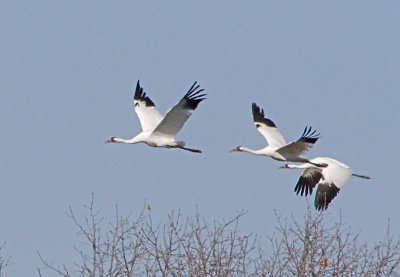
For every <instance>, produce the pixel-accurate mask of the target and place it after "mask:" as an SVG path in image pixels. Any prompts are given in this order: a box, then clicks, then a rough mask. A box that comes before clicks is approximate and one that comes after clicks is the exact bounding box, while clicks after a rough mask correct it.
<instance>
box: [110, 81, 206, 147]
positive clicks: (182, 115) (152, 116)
mask: <svg viewBox="0 0 400 277" xmlns="http://www.w3.org/2000/svg"><path fill="white" fill-rule="evenodd" d="M199 87H200V86H199V85H197V82H194V84H193V85H192V86H191V88H190V89H189V91H188V92H187V93H186V94H185V96H183V98H182V99H181V100H180V101H179V102H178V104H176V105H175V106H174V107H173V108H172V109H170V110H169V111H168V112H167V114H166V115H165V116H164V117H163V116H162V115H161V114H160V112H159V111H157V109H156V107H155V105H154V102H153V101H151V99H150V98H149V97H148V96H147V95H146V92H144V91H143V88H142V87H141V86H140V84H139V81H138V82H137V85H136V91H135V96H134V98H133V102H134V104H135V112H136V114H137V116H138V117H139V121H140V125H141V126H142V132H141V133H139V134H138V135H136V136H135V137H133V138H131V139H122V138H118V137H112V138H110V139H109V140H107V141H106V143H107V142H119V143H130V144H132V143H138V142H143V143H146V144H147V145H149V146H151V147H165V148H180V149H183V150H187V151H191V152H194V153H201V151H200V150H197V149H191V148H186V147H185V142H183V141H176V140H175V136H176V135H177V134H178V132H179V131H180V130H181V129H182V127H183V125H184V124H185V122H186V121H187V120H188V118H189V117H190V115H191V114H192V112H193V111H194V110H195V109H196V108H197V105H198V104H199V103H200V102H201V101H203V100H204V99H205V98H203V96H205V95H206V94H199V93H200V92H202V91H203V90H204V89H199Z"/></svg>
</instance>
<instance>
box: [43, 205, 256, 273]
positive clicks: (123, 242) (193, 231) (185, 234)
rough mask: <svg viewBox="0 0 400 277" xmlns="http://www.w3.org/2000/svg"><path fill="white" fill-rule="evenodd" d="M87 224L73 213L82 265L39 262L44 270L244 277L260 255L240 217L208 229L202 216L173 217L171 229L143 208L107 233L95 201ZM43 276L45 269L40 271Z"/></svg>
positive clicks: (169, 222)
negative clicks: (243, 230)
mask: <svg viewBox="0 0 400 277" xmlns="http://www.w3.org/2000/svg"><path fill="white" fill-rule="evenodd" d="M86 209H87V211H88V214H87V215H86V216H85V220H84V222H83V223H81V222H79V221H78V220H77V217H76V216H75V214H74V213H73V211H72V209H70V211H69V216H70V217H71V219H72V220H73V222H74V223H75V225H76V226H77V227H78V230H79V234H80V235H81V236H82V237H83V239H84V241H85V242H86V243H87V245H86V246H85V247H75V251H77V253H78V254H79V256H80V259H81V260H80V261H79V262H77V263H75V265H74V266H73V268H69V267H67V266H66V265H62V266H56V265H54V264H53V263H52V262H50V261H48V260H47V259H45V258H43V257H42V256H41V255H40V254H39V256H40V258H41V259H42V262H43V264H44V268H45V269H50V270H52V271H53V272H56V273H57V274H58V275H59V276H93V277H94V276H129V277H131V276H232V275H234V276H246V275H248V274H247V272H249V268H248V267H249V266H250V265H251V264H252V259H251V253H252V252H253V251H255V250H256V236H255V235H252V234H248V235H240V234H239V230H238V223H239V219H240V218H241V217H242V216H243V215H244V214H245V213H244V212H240V213H238V214H237V215H236V216H235V217H233V218H232V219H230V220H228V221H226V222H223V223H217V222H212V223H208V222H207V221H206V220H205V219H204V218H202V217H201V216H200V215H199V214H198V213H197V214H196V216H195V218H194V219H191V218H187V219H186V220H183V219H182V214H181V213H180V212H179V211H178V212H172V213H170V214H169V215H168V220H167V223H165V224H160V223H159V224H154V223H153V221H152V218H151V208H150V206H149V205H145V208H144V209H143V210H142V212H141V213H140V215H139V216H138V217H137V219H136V220H132V219H131V216H128V217H125V218H124V217H121V216H119V214H118V209H116V220H115V222H114V223H113V224H110V225H109V229H108V231H103V229H102V228H101V226H102V223H103V218H102V217H100V215H99V213H98V212H96V211H95V210H94V207H93V201H92V202H91V204H90V205H89V206H86ZM38 273H39V276H42V274H43V268H42V269H39V268H38Z"/></svg>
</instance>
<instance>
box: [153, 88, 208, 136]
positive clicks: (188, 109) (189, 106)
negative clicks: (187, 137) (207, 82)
mask: <svg viewBox="0 0 400 277" xmlns="http://www.w3.org/2000/svg"><path fill="white" fill-rule="evenodd" d="M199 87H200V86H199V85H197V82H194V84H193V85H192V86H191V88H190V89H189V91H188V92H187V93H186V94H185V96H183V98H182V99H181V100H180V101H179V102H178V104H176V105H175V106H174V107H173V108H172V109H171V110H169V111H168V113H167V114H166V115H165V117H164V119H163V120H162V121H161V122H160V124H159V125H158V126H157V127H156V128H155V130H154V132H153V133H154V134H157V133H160V134H163V135H167V136H172V137H175V136H176V134H178V132H179V131H180V130H181V129H182V127H183V125H184V124H185V122H186V121H187V120H188V119H189V117H190V115H191V114H192V112H193V111H194V110H195V109H196V108H197V106H198V104H199V103H200V102H201V101H203V100H204V99H205V98H204V96H205V95H206V94H200V92H202V91H204V89H199Z"/></svg>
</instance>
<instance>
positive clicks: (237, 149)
mask: <svg viewBox="0 0 400 277" xmlns="http://www.w3.org/2000/svg"><path fill="white" fill-rule="evenodd" d="M241 151H242V146H238V147H235V148H233V149H232V150H230V151H229V152H241Z"/></svg>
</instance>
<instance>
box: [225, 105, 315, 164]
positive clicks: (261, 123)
mask: <svg viewBox="0 0 400 277" xmlns="http://www.w3.org/2000/svg"><path fill="white" fill-rule="evenodd" d="M252 111H253V119H254V124H255V126H256V128H257V130H258V131H259V132H260V133H261V135H262V136H263V137H264V138H265V140H266V141H267V143H268V145H267V146H266V147H264V148H262V149H259V150H253V149H250V148H247V147H244V146H238V147H236V148H234V149H232V150H231V151H230V152H248V153H251V154H254V155H263V156H268V157H271V158H273V159H275V160H278V161H290V162H303V163H304V162H309V161H308V160H307V159H305V158H302V157H301V156H300V155H301V154H303V153H304V152H306V151H307V150H308V149H310V148H311V147H312V145H313V144H314V143H315V142H316V141H317V140H318V138H319V137H318V135H319V134H315V131H313V132H311V127H310V128H307V127H306V128H305V129H304V132H303V135H302V136H301V137H300V138H299V139H298V140H297V141H295V142H290V143H288V142H287V141H286V139H285V138H284V136H283V135H282V134H281V132H280V131H279V130H278V128H277V127H276V125H275V123H274V122H273V121H272V120H271V119H269V118H266V117H265V115H264V110H263V109H261V108H260V107H258V106H257V104H256V103H253V104H252Z"/></svg>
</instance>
